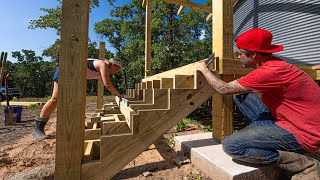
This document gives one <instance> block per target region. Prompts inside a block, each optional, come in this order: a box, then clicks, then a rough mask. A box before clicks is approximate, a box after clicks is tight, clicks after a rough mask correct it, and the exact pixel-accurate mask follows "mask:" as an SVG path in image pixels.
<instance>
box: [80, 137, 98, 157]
mask: <svg viewBox="0 0 320 180" xmlns="http://www.w3.org/2000/svg"><path fill="white" fill-rule="evenodd" d="M84 144H85V147H84V155H83V160H82V161H83V162H90V161H92V160H93V159H94V157H99V156H100V139H99V140H88V141H85V142H84Z"/></svg>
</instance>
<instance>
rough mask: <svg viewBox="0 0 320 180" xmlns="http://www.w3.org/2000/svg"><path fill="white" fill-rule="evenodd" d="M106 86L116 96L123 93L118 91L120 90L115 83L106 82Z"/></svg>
mask: <svg viewBox="0 0 320 180" xmlns="http://www.w3.org/2000/svg"><path fill="white" fill-rule="evenodd" d="M105 87H106V88H107V89H108V91H110V92H111V93H112V94H114V95H116V96H121V94H120V93H119V92H118V90H117V89H116V88H115V87H114V86H113V85H107V84H105Z"/></svg>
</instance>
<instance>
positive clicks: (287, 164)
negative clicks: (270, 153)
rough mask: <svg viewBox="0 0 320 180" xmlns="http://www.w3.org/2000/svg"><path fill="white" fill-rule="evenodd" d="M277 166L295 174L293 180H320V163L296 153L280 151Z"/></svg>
mask: <svg viewBox="0 0 320 180" xmlns="http://www.w3.org/2000/svg"><path fill="white" fill-rule="evenodd" d="M278 152H279V160H278V162H277V166H278V167H279V168H281V169H283V170H285V171H289V172H291V173H293V176H292V178H291V179H292V180H309V179H312V180H320V162H319V161H318V160H316V159H313V158H310V157H308V156H305V155H302V154H298V153H295V152H286V151H278Z"/></svg>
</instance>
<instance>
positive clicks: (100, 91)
mask: <svg viewBox="0 0 320 180" xmlns="http://www.w3.org/2000/svg"><path fill="white" fill-rule="evenodd" d="M105 58H106V43H105V42H100V45H99V59H101V60H104V59H105ZM97 91H98V92H97V109H101V108H102V106H103V102H104V101H103V92H104V85H103V81H102V78H99V79H98V87H97Z"/></svg>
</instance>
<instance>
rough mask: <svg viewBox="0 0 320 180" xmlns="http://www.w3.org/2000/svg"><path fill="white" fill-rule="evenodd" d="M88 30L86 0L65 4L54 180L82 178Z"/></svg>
mask: <svg viewBox="0 0 320 180" xmlns="http://www.w3.org/2000/svg"><path fill="white" fill-rule="evenodd" d="M71 9H72V10H71ZM88 27H89V0H84V1H78V0H64V1H63V2H62V16H61V42H60V53H59V57H60V59H59V97H58V102H59V103H58V111H57V119H58V120H57V135H56V159H55V162H56V163H55V177H54V178H55V179H59V180H60V179H80V178H81V164H82V158H83V153H84V152H83V151H84V150H83V148H79V147H83V144H84V124H85V102H86V68H87V57H88ZM70 70H72V71H70Z"/></svg>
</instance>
